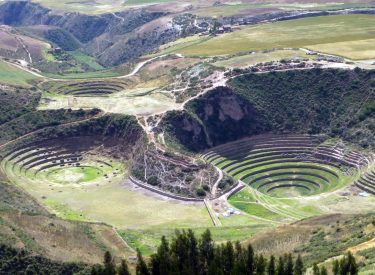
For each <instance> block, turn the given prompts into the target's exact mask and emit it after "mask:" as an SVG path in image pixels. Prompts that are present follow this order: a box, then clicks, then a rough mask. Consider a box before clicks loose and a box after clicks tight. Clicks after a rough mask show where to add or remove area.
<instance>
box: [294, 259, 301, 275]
mask: <svg viewBox="0 0 375 275" xmlns="http://www.w3.org/2000/svg"><path fill="white" fill-rule="evenodd" d="M294 275H303V262H302V258H301V255H298V257H297V259H296V263H295V264H294Z"/></svg>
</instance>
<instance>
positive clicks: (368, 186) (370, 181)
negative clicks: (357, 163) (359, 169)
mask: <svg viewBox="0 0 375 275" xmlns="http://www.w3.org/2000/svg"><path fill="white" fill-rule="evenodd" d="M355 185H356V186H357V187H358V188H360V189H362V190H364V191H365V192H368V193H370V194H373V195H375V169H374V167H372V168H370V169H369V170H368V172H366V173H365V174H363V175H362V176H361V178H360V179H359V180H357V181H356V182H355Z"/></svg>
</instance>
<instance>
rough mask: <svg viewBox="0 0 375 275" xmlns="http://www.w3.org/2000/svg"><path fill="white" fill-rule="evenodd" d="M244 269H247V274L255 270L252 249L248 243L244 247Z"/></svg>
mask: <svg viewBox="0 0 375 275" xmlns="http://www.w3.org/2000/svg"><path fill="white" fill-rule="evenodd" d="M246 269H247V270H248V273H247V274H249V275H252V274H254V272H255V259H254V249H253V247H252V246H251V244H249V245H248V246H247V249H246Z"/></svg>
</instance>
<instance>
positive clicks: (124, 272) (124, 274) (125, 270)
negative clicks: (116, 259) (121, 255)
mask: <svg viewBox="0 0 375 275" xmlns="http://www.w3.org/2000/svg"><path fill="white" fill-rule="evenodd" d="M117 274H118V275H130V271H129V267H128V264H127V262H126V261H125V260H124V259H122V260H121V264H120V266H119V267H118V269H117Z"/></svg>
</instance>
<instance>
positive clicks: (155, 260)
mask: <svg viewBox="0 0 375 275" xmlns="http://www.w3.org/2000/svg"><path fill="white" fill-rule="evenodd" d="M151 266H152V274H154V275H157V274H163V275H168V274H169V273H170V271H171V259H170V250H169V244H168V241H167V239H166V238H165V236H163V237H161V243H160V246H159V247H158V250H157V253H156V255H153V256H152V257H151Z"/></svg>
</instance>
